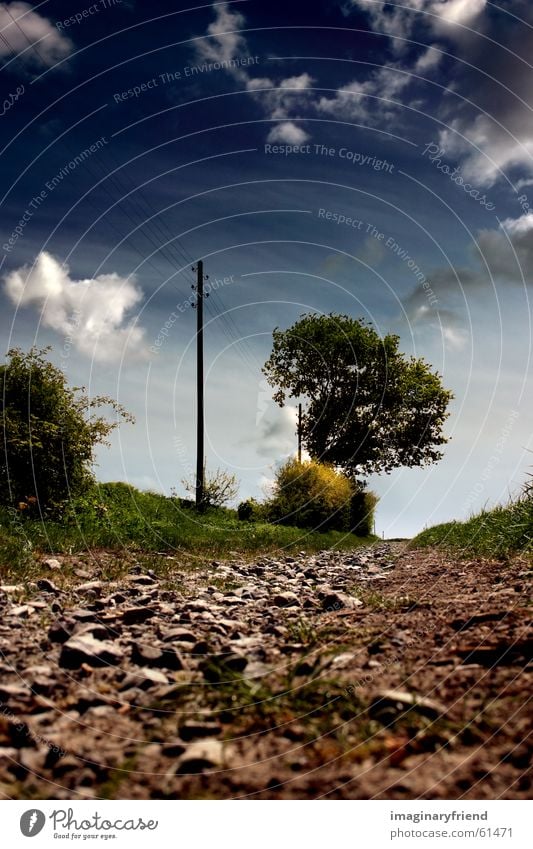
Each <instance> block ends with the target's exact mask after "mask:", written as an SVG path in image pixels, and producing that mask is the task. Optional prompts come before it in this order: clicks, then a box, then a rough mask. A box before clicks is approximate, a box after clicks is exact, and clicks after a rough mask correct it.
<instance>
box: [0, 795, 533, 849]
mask: <svg viewBox="0 0 533 849" xmlns="http://www.w3.org/2000/svg"><path fill="white" fill-rule="evenodd" d="M2 804H3V807H2V814H3V816H2V837H1V845H2V846H5V847H6V849H12V847H20V846H24V847H28V846H33V847H34V849H44V848H45V847H52V846H53V847H56V849H57V847H58V846H62V845H68V846H71V845H72V844H73V843H77V844H78V845H82V844H83V845H85V846H87V845H92V846H103V845H107V846H116V847H117V849H118V847H124V849H125V847H135V849H136V847H149V846H157V847H158V849H167V847H168V849H170V848H171V847H172V849H175V847H179V846H181V845H185V846H187V847H198V849H203V847H210V846H211V847H216V849H272V846H275V847H276V849H284V847H291V849H292V847H305V849H324V847H331V846H335V845H340V846H342V849H351V847H353V849H358V847H365V849H366V847H368V849H381V847H385V846H390V847H397V849H406V847H409V849H416V847H420V849H428V847H430V848H431V847H449V849H452V847H456V849H470V847H488V846H501V847H513V849H526V847H527V849H530V847H531V846H532V838H531V825H530V824H528V821H527V820H528V816H527V815H528V814H529V820H531V813H532V811H531V807H530V803H529V802H515V801H497V802H496V801H494V802H492V801H491V802H416V801H415V802H383V801H372V802H365V801H332V802H325V801H324V802H318V801H316V802H315V801H312V802H308V801H248V802H244V801H243V802H242V804H238V803H235V802H233V801H184V802H181V801H178V800H176V801H90V802H89V801H83V802H78V801H72V802H70V801H67V802H63V801H51V802H50V801H46V802H39V801H37V802H34V803H29V802H19V801H4V802H3V803H2ZM274 807H275V808H276V810H274ZM32 840H35V843H32V842H31V841H32ZM67 841H69V843H67Z"/></svg>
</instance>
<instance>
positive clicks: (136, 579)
mask: <svg viewBox="0 0 533 849" xmlns="http://www.w3.org/2000/svg"><path fill="white" fill-rule="evenodd" d="M128 581H129V582H130V584H135V585H137V586H141V587H144V586H153V585H154V584H155V583H157V581H155V580H154V578H152V577H151V576H150V575H129V576H128Z"/></svg>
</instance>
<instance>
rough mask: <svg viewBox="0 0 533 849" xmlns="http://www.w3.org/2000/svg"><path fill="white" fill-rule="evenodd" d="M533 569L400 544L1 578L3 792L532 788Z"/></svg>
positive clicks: (457, 795)
mask: <svg viewBox="0 0 533 849" xmlns="http://www.w3.org/2000/svg"><path fill="white" fill-rule="evenodd" d="M150 565H151V566H152V567H153V571H152V569H151V568H149V567H150ZM532 574H533V572H532V569H531V564H530V563H527V562H525V561H523V560H520V559H516V560H513V561H510V562H505V563H502V562H496V561H494V562H493V561H487V560H473V561H465V560H459V559H454V558H453V557H451V556H449V555H445V554H443V553H442V552H437V551H433V550H424V551H412V550H409V549H408V548H407V546H406V545H405V544H404V543H398V542H395V543H389V544H379V545H376V546H373V547H371V548H365V549H357V550H355V551H353V552H331V551H327V552H322V553H320V554H317V555H313V556H310V555H306V554H303V553H302V554H300V555H295V556H293V557H285V556H279V557H263V558H261V559H258V560H255V561H254V562H251V563H250V562H244V561H242V560H239V559H235V560H233V561H231V562H224V563H217V562H213V563H212V564H210V565H209V566H206V567H203V568H200V569H191V568H190V567H184V566H180V564H179V562H178V560H177V559H175V558H171V557H166V556H165V555H160V556H159V557H158V558H156V560H154V561H153V562H151V563H148V562H147V561H146V558H138V557H134V556H133V555H128V557H125V556H124V555H118V554H113V553H112V552H91V553H88V554H85V555H77V556H75V557H74V556H72V557H65V556H61V557H59V556H58V557H57V558H56V559H55V560H54V559H51V560H49V561H45V562H44V563H43V564H42V567H41V577H40V578H39V580H36V581H34V582H33V583H32V584H30V585H29V587H28V586H26V587H22V586H21V587H17V586H15V585H10V586H3V587H1V588H0V614H1V617H0V792H1V793H2V795H3V797H4V798H15V799H100V798H103V799H148V798H154V799H179V798H186V799H230V798H231V799H236V798H239V799H244V798H255V799H289V798H295V799H323V798H326V799H454V800H455V799H500V798H501V799H520V798H529V797H530V796H531V766H530V764H531V753H532V748H533V745H532V738H531V719H532V712H531V692H532V678H533V664H532V648H533V628H532V624H531V600H530V587H531V576H532ZM110 576H111V577H110ZM113 576H115V577H113Z"/></svg>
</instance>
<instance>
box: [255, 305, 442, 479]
mask: <svg viewBox="0 0 533 849" xmlns="http://www.w3.org/2000/svg"><path fill="white" fill-rule="evenodd" d="M399 341H400V340H399V337H398V336H395V335H392V334H388V335H387V336H385V337H383V338H381V337H380V336H379V335H378V333H377V332H376V331H375V330H374V328H373V327H372V326H371V325H370V324H368V323H367V322H365V321H364V320H363V319H360V320H356V319H353V318H350V317H349V316H346V315H334V314H330V315H322V316H319V315H314V314H308V315H303V316H302V317H301V318H300V319H299V321H297V322H296V323H295V324H294V325H293V326H292V327H290V328H289V329H288V330H280V329H279V328H276V329H275V330H274V333H273V348H272V353H271V355H270V357H269V359H268V360H267V362H266V363H265V365H264V367H263V373H264V374H265V376H266V378H267V380H268V382H269V383H270V385H271V386H272V387H274V388H275V389H276V392H275V394H274V400H275V401H276V402H277V403H278V404H279V405H280V406H281V407H283V406H284V404H285V401H286V399H287V398H300V397H304V398H307V401H308V403H307V409H306V410H305V412H304V415H303V417H302V439H303V443H304V445H305V446H306V448H307V450H308V451H309V453H310V455H311V456H312V457H313V458H315V459H319V460H321V461H322V462H326V463H332V464H333V465H335V466H338V467H340V468H342V469H343V470H344V471H345V472H346V474H348V475H349V476H350V477H352V478H356V477H357V476H358V475H365V474H371V473H373V472H383V471H384V472H390V471H391V470H392V469H394V468H396V467H398V466H423V465H427V464H429V463H433V462H435V461H436V460H439V459H440V458H441V457H442V452H441V451H440V450H439V446H441V445H444V444H445V443H446V442H447V441H448V440H447V439H446V437H445V436H444V435H443V432H442V427H443V424H444V422H445V420H446V418H447V417H448V413H447V407H448V403H449V401H450V399H451V398H452V397H453V396H452V393H451V392H449V391H448V390H447V389H444V387H443V386H442V383H441V379H440V375H439V374H438V373H436V372H433V371H432V370H431V367H430V366H429V365H428V364H427V363H426V362H425V361H424V360H423V359H416V358H414V357H407V356H406V355H404V354H402V353H401V352H400V351H399V350H398V344H399Z"/></svg>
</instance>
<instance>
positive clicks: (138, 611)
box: [122, 607, 155, 625]
mask: <svg viewBox="0 0 533 849" xmlns="http://www.w3.org/2000/svg"><path fill="white" fill-rule="evenodd" d="M152 616H155V610H152V609H151V608H150V607H128V608H126V610H124V611H123V614H122V621H123V622H124V624H125V625H140V624H141V623H142V622H146V620H147V619H151V618H152Z"/></svg>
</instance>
